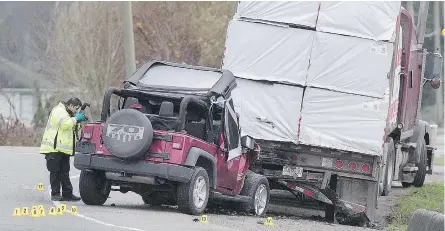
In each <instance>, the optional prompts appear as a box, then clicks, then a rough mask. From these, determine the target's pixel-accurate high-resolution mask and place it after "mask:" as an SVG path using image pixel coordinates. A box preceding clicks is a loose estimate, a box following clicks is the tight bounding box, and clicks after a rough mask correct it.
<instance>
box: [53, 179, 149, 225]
mask: <svg viewBox="0 0 445 231" xmlns="http://www.w3.org/2000/svg"><path fill="white" fill-rule="evenodd" d="M79 177H80V175H76V176H72V177H70V179H75V178H79ZM48 195H49V198H50V200H51V189H49V190H48ZM51 202H52V203H53V204H54V206H56V207H58V206H60V205H61V204H60V202H58V201H51ZM75 216H77V217H80V218H82V219H85V220H88V221H91V222H94V223H96V224H100V225H104V226H109V227H113V228H118V229H126V230H133V231H146V230H143V229H138V228H132V227H126V226H120V225H114V224H110V223H107V222H104V221H101V220H97V219H94V218H92V217H88V216H85V215H82V214H80V213H78V214H75Z"/></svg>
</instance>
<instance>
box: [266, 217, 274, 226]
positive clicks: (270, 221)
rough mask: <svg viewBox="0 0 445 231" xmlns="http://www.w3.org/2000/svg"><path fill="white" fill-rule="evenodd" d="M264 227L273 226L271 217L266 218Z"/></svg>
mask: <svg viewBox="0 0 445 231" xmlns="http://www.w3.org/2000/svg"><path fill="white" fill-rule="evenodd" d="M264 225H265V226H274V225H275V224H274V223H273V219H272V217H268V218H266V222H264Z"/></svg>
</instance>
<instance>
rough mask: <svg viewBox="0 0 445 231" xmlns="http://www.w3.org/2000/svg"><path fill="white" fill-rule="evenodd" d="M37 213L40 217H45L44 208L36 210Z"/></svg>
mask: <svg viewBox="0 0 445 231" xmlns="http://www.w3.org/2000/svg"><path fill="white" fill-rule="evenodd" d="M38 212H39V216H40V217H46V213H45V208H44V207H43V206H42V207H39V208H38Z"/></svg>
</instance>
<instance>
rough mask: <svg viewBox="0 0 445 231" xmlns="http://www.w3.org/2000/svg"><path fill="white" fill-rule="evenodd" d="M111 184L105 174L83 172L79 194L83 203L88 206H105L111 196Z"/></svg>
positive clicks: (81, 173)
mask: <svg viewBox="0 0 445 231" xmlns="http://www.w3.org/2000/svg"><path fill="white" fill-rule="evenodd" d="M110 190H111V184H109V183H108V180H107V178H106V177H105V175H104V174H101V173H99V172H93V171H85V170H83V171H81V172H80V178H79V192H80V198H81V199H82V201H83V203H85V204H87V205H103V204H104V203H105V201H107V199H108V196H109V195H110Z"/></svg>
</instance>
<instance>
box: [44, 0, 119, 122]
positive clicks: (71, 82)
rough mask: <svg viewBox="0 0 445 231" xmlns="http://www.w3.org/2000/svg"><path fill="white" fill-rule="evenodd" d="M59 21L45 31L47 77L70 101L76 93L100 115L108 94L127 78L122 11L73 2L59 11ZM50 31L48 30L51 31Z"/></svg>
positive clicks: (115, 5) (104, 4) (105, 5)
mask: <svg viewBox="0 0 445 231" xmlns="http://www.w3.org/2000/svg"><path fill="white" fill-rule="evenodd" d="M56 14H57V17H56V21H55V22H54V24H53V25H50V26H48V27H47V28H46V29H43V30H42V31H44V33H43V34H42V36H44V37H43V38H44V39H48V47H47V50H46V55H45V57H44V58H45V63H46V75H47V76H48V77H49V78H50V79H51V80H52V81H53V82H54V83H56V84H55V85H56V86H57V88H58V89H59V93H60V92H61V93H62V94H64V98H67V95H66V93H67V91H68V90H73V91H75V92H76V93H75V94H77V95H79V96H80V97H81V98H82V99H84V100H87V101H89V102H90V103H91V109H92V114H93V115H94V116H95V117H97V116H98V114H99V113H100V109H101V103H102V98H103V94H104V92H105V90H106V89H107V88H108V87H110V86H116V85H118V84H119V83H120V82H121V81H122V80H123V78H124V70H125V69H124V56H123V47H122V42H123V33H122V19H121V11H120V9H119V5H118V3H113V2H74V3H72V4H70V5H69V6H64V7H57V8H56ZM48 28H49V29H48Z"/></svg>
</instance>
